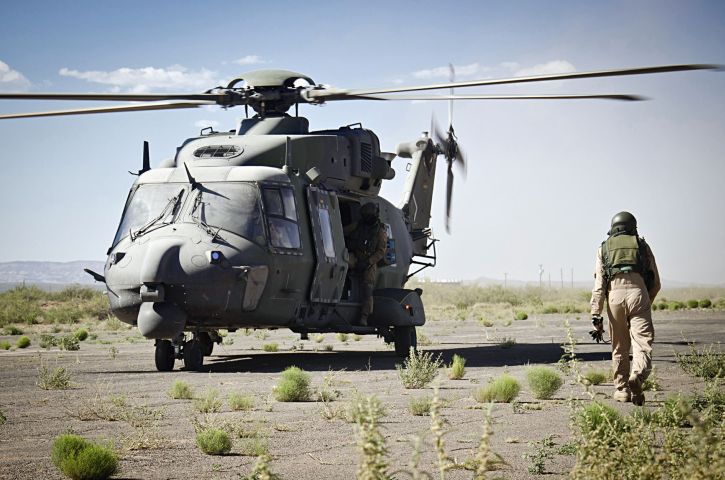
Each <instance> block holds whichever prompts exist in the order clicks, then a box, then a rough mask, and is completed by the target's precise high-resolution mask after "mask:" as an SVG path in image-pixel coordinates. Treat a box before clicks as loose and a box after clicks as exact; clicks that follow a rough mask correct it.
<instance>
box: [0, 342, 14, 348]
mask: <svg viewBox="0 0 725 480" xmlns="http://www.w3.org/2000/svg"><path fill="white" fill-rule="evenodd" d="M11 346H12V344H11V343H10V342H8V341H7V340H0V350H10V347H11Z"/></svg>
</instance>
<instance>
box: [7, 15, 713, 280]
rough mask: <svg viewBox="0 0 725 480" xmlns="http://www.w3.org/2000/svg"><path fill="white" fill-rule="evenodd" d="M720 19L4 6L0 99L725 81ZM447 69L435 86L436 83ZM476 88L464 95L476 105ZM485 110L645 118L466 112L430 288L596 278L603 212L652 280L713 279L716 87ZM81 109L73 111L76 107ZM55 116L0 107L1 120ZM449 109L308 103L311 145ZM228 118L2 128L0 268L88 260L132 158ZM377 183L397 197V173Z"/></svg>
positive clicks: (26, 107)
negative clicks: (238, 85)
mask: <svg viewBox="0 0 725 480" xmlns="http://www.w3.org/2000/svg"><path fill="white" fill-rule="evenodd" d="M723 46H725V4H723V3H722V2H717V1H711V2H698V1H688V2H679V1H659V2H653V1H638V2H625V1H621V2H620V1H613V2H589V1H578V2H539V1H531V2H524V1H515V2H512V1H506V2H505V1H501V2H493V1H491V2H484V1H459V2H449V3H448V4H446V3H444V2H427V1H416V2H413V1H401V2H390V1H388V2H376V1H371V2H347V1H336V2H306V3H302V2H284V1H278V2H224V1H220V2H214V3H208V4H203V3H201V2H183V1H176V2H164V1H158V2H133V1H130V2H129V1H125V2H72V4H66V5H62V4H60V2H33V1H28V2H23V3H22V4H19V3H9V2H3V3H2V4H1V5H0V62H2V63H0V89H1V90H3V91H50V92H63V91H70V92H84V91H91V92H106V91H121V92H126V91H150V92H168V91H184V92H187V91H188V92H197V91H203V90H206V89H208V88H211V87H213V86H216V85H219V84H221V83H223V82H224V81H225V80H229V79H230V78H233V77H235V76H236V75H238V74H239V73H242V72H245V71H247V70H252V69H257V68H285V69H290V70H296V71H300V72H304V73H305V74H307V75H309V76H310V77H312V78H313V79H314V80H315V81H316V82H318V83H325V84H331V85H334V86H338V87H346V88H360V87H376V86H393V85H397V84H420V83H430V82H438V81H442V80H445V76H443V77H441V76H439V75H440V74H441V67H445V66H446V65H447V64H448V63H449V62H452V63H454V64H455V65H456V66H457V70H458V72H459V77H460V78H461V79H466V78H485V77H505V76H512V75H520V74H526V73H529V74H530V73H545V72H557V71H574V70H575V71H587V70H596V69H606V68H618V67H630V66H639V65H642V66H645V65H655V64H669V63H721V64H725V50H724V49H723ZM443 70H445V69H443ZM475 91H476V90H475V89H474V90H473V91H472V92H471V93H474V92H475ZM479 91H480V92H483V93H609V92H616V93H637V94H642V95H645V96H648V97H650V98H651V100H650V101H648V102H638V103H631V104H628V103H619V102H604V101H581V102H575V103H568V102H542V101H538V102H536V101H531V102H505V103H503V102H501V103H499V102H485V103H484V102H478V103H475V102H462V103H459V104H457V105H456V107H455V117H454V120H455V125H456V131H457V133H458V135H459V138H460V141H461V143H462V145H463V146H464V147H465V150H466V153H467V156H468V160H469V168H468V175H467V177H466V179H465V180H463V178H462V176H461V175H458V176H457V183H456V187H455V193H454V205H453V207H454V216H453V231H452V235H447V234H446V233H445V230H444V228H443V219H442V216H441V213H442V211H443V204H444V199H443V195H442V194H443V188H442V187H443V185H444V176H443V173H444V171H443V165H442V164H441V165H439V168H440V169H441V170H440V172H439V173H440V176H439V183H438V184H437V187H438V188H437V193H436V199H435V207H434V220H433V227H434V232H435V233H436V235H437V236H438V237H439V238H440V239H441V243H440V247H439V249H438V253H439V265H438V267H436V269H435V270H434V271H430V273H429V275H430V276H433V277H436V278H463V279H473V278H476V277H479V276H486V277H493V278H503V275H504V272H506V273H508V277H509V278H510V279H511V278H518V279H535V278H537V277H538V265H539V264H543V265H544V268H545V270H546V273H545V274H544V278H545V279H546V278H547V274H548V273H549V272H551V275H552V279H553V280H554V281H555V280H558V278H559V272H560V269H563V270H564V272H565V275H566V277H567V278H568V276H569V272H570V271H571V269H573V270H574V276H575V279H577V280H583V279H588V278H590V277H591V270H592V268H593V260H594V251H595V248H596V246H597V245H598V244H599V242H601V241H602V240H603V236H604V234H605V232H606V231H607V227H608V222H609V219H610V218H611V216H612V215H613V214H614V213H616V212H617V211H620V210H625V209H626V210H630V211H632V212H633V213H634V214H635V215H636V216H637V217H638V219H639V222H640V232H641V233H642V234H643V235H644V236H645V237H646V238H647V240H648V242H649V243H650V245H651V246H652V248H653V249H654V251H655V254H656V256H657V260H658V263H659V264H660V269H661V270H662V275H663V277H664V278H666V279H672V280H680V281H689V282H700V283H725V255H722V254H721V253H720V250H721V248H722V245H723V244H725V222H724V221H723V218H725V216H723V213H722V209H723V206H724V205H725V190H724V189H723V188H722V182H723V178H725V135H723V131H725V73H713V72H691V73H672V74H663V75H658V76H653V75H648V76H641V77H629V78H613V79H591V80H579V81H570V82H555V83H552V84H541V85H535V84H529V85H525V86H509V87H498V88H489V89H486V90H479ZM91 105H92V104H91V103H88V105H83V106H91ZM74 106H78V104H77V103H76V104H72V103H67V102H56V103H53V104H49V103H47V102H35V101H33V102H30V101H28V102H8V101H4V102H2V103H0V112H2V113H10V112H19V111H36V110H47V109H62V108H71V107H74ZM434 110H435V112H436V114H437V116H438V118H439V119H440V120H441V121H442V122H443V123H445V119H446V115H447V114H446V106H445V105H442V104H441V105H433V104H432V103H423V102H418V103H410V102H387V103H385V104H383V103H379V102H371V103H364V102H338V103H336V104H330V105H327V106H324V107H312V106H309V107H303V108H301V113H302V114H304V115H305V116H307V117H308V118H309V119H310V121H311V124H312V126H313V128H331V127H336V126H340V125H345V124H350V123H355V122H362V123H363V125H364V126H366V127H368V128H372V129H373V130H375V131H376V133H377V134H378V135H379V136H380V139H381V144H382V146H383V148H384V149H386V150H389V151H390V150H394V149H395V146H396V145H397V143H399V142H404V141H409V140H412V139H414V138H416V137H417V136H418V135H419V134H420V132H421V131H423V130H428V128H429V125H430V116H431V113H432V112H433V111H434ZM242 115H243V111H242V110H240V109H236V110H234V109H232V110H228V111H223V110H212V109H199V110H194V111H184V110H179V111H169V112H143V113H122V114H112V115H90V116H79V117H57V118H46V119H22V120H6V121H2V122H0V141H1V142H2V147H3V148H2V151H1V153H0V169H2V176H1V178H2V179H3V182H2V183H3V186H2V189H0V202H2V205H3V208H2V210H1V212H2V213H0V223H1V224H2V225H3V228H2V230H3V235H1V236H0V261H11V260H56V261H67V260H76V259H103V258H104V255H105V251H106V249H107V247H108V245H109V243H110V241H111V239H112V237H113V234H114V232H115V229H116V225H117V223H118V219H119V216H120V213H121V209H122V208H123V203H124V200H125V198H126V195H127V192H128V188H129V187H130V185H131V183H132V181H133V177H131V176H130V175H128V173H127V171H128V170H138V168H139V167H140V162H141V144H142V141H143V140H149V141H150V143H151V155H152V164H155V163H157V162H159V161H160V160H161V159H163V158H167V157H170V156H172V155H173V152H174V151H175V148H176V147H177V146H178V145H180V144H181V143H182V141H183V140H184V139H185V138H187V137H190V136H193V135H196V134H197V133H198V131H199V128H200V125H204V124H209V123H213V124H214V125H217V126H218V128H220V129H231V128H234V126H235V123H236V122H237V120H238V119H239V118H240V117H241V116H242ZM394 166H395V167H396V170H397V172H398V176H397V178H396V180H394V181H393V182H390V184H389V185H387V186H386V187H385V190H384V191H385V195H386V197H388V198H390V199H392V200H394V201H396V202H397V201H398V200H399V198H400V195H401V190H402V179H403V176H404V174H405V162H404V161H403V160H401V159H398V160H396V161H395V163H394Z"/></svg>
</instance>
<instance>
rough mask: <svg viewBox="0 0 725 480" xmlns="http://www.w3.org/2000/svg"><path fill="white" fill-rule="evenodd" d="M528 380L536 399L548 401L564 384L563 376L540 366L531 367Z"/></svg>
mask: <svg viewBox="0 0 725 480" xmlns="http://www.w3.org/2000/svg"><path fill="white" fill-rule="evenodd" d="M526 380H528V382H529V388H530V389H531V392H532V393H533V395H534V398H537V399H539V400H548V399H550V398H551V397H553V396H554V394H555V393H556V392H557V391H558V390H559V388H561V385H562V383H563V381H562V379H561V376H560V375H559V374H558V373H557V372H556V370H554V369H552V368H549V367H544V366H539V367H531V368H529V369H528V370H527V372H526Z"/></svg>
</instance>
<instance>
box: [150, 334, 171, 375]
mask: <svg viewBox="0 0 725 480" xmlns="http://www.w3.org/2000/svg"><path fill="white" fill-rule="evenodd" d="M154 360H155V361H156V370H158V371H159V372H170V371H171V370H173V369H174V360H176V358H175V354H174V346H173V345H172V344H171V341H169V340H157V341H156V353H155V355H154Z"/></svg>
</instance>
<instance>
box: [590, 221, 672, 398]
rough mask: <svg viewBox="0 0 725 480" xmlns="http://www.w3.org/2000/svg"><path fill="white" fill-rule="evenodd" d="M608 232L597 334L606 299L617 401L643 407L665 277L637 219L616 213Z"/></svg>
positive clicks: (600, 267) (596, 302)
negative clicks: (654, 308)
mask: <svg viewBox="0 0 725 480" xmlns="http://www.w3.org/2000/svg"><path fill="white" fill-rule="evenodd" d="M607 234H608V235H609V237H608V238H607V239H606V240H605V241H604V242H602V245H601V246H600V247H599V249H598V250H597V259H596V264H595V265H596V266H595V270H594V289H593V290H592V299H591V314H592V323H593V324H594V328H595V330H593V331H592V332H591V334H592V337H593V338H594V339H596V340H597V341H599V340H601V338H602V333H603V332H604V320H603V319H602V316H601V312H602V308H603V306H604V301H605V300H606V301H607V316H608V317H609V331H610V334H611V338H612V366H613V369H614V386H615V391H614V394H613V396H612V398H614V400H616V401H618V402H629V401H631V402H632V403H634V404H635V405H642V404H644V394H643V393H642V385H643V384H644V381H645V380H646V379H647V377H648V376H649V373H650V371H651V370H652V342H653V341H654V326H653V324H652V302H653V301H654V299H655V297H656V296H657V293H658V292H659V291H660V276H659V272H658V271H657V264H656V263H655V257H654V255H653V254H652V250H651V249H650V247H649V245H647V243H646V242H645V241H644V238H641V237H639V235H638V234H637V220H636V219H635V218H634V215H632V214H631V213H629V212H620V213H618V214H616V215H615V216H614V217H613V218H612V224H611V228H610V230H609V232H607ZM630 347H631V348H632V365H631V368H630V361H629V350H630Z"/></svg>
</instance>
